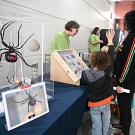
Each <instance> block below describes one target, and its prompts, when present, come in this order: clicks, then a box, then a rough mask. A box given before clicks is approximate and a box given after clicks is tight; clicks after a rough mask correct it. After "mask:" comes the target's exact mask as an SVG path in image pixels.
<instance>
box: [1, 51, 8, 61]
mask: <svg viewBox="0 0 135 135" xmlns="http://www.w3.org/2000/svg"><path fill="white" fill-rule="evenodd" d="M5 53H7V52H3V53H1V55H0V62H1V58H2V55H3V54H5Z"/></svg>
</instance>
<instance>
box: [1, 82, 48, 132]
mask: <svg viewBox="0 0 135 135" xmlns="http://www.w3.org/2000/svg"><path fill="white" fill-rule="evenodd" d="M2 99H3V105H4V110H5V117H6V123H7V130H8V131H9V130H12V129H14V128H17V127H19V126H21V125H23V124H26V123H28V122H30V121H32V120H34V119H36V118H38V117H40V116H42V115H44V114H46V113H48V112H49V107H48V100H47V95H46V88H45V84H44V83H37V84H33V85H31V86H27V87H24V88H18V89H13V90H9V91H6V92H3V93H2Z"/></svg>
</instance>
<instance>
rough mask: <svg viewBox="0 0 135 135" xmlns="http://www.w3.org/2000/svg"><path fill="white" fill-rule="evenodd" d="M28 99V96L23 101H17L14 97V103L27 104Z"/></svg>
mask: <svg viewBox="0 0 135 135" xmlns="http://www.w3.org/2000/svg"><path fill="white" fill-rule="evenodd" d="M28 100H29V98H26V99H24V100H23V101H15V100H13V99H12V101H13V102H14V103H21V105H23V104H25V103H26V102H27V101H28Z"/></svg>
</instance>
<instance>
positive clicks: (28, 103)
mask: <svg viewBox="0 0 135 135" xmlns="http://www.w3.org/2000/svg"><path fill="white" fill-rule="evenodd" d="M29 111H30V104H29V103H28V112H29Z"/></svg>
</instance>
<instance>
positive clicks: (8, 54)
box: [0, 21, 34, 67]
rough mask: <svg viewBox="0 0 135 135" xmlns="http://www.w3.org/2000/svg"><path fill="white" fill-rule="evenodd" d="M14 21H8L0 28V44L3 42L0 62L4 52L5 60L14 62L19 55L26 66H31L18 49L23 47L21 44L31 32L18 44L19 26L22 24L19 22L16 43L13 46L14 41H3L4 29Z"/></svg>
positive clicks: (0, 50)
mask: <svg viewBox="0 0 135 135" xmlns="http://www.w3.org/2000/svg"><path fill="white" fill-rule="evenodd" d="M14 22H15V21H12V22H8V23H6V24H4V25H3V26H2V28H1V30H0V37H1V41H2V44H3V46H4V48H1V49H0V52H1V53H0V62H1V59H2V56H3V55H4V54H5V60H6V61H7V62H12V63H14V62H16V61H17V60H18V57H19V58H20V59H21V60H22V61H23V62H24V63H25V65H27V66H29V67H32V65H29V64H28V63H27V62H26V61H25V59H24V57H23V55H22V53H21V52H20V51H19V50H20V49H22V48H23V46H24V45H25V44H26V43H27V41H28V40H29V39H30V38H31V37H32V36H33V35H34V33H33V34H31V35H30V36H29V37H28V38H27V39H26V41H25V42H24V43H23V44H22V45H20V29H21V27H22V24H21V25H20V26H19V29H18V35H17V38H18V40H17V45H16V46H15V45H14V43H11V42H10V43H9V44H7V43H6V42H5V41H4V35H5V31H6V29H7V28H8V27H9V26H10V25H12V24H13V23H14Z"/></svg>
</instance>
